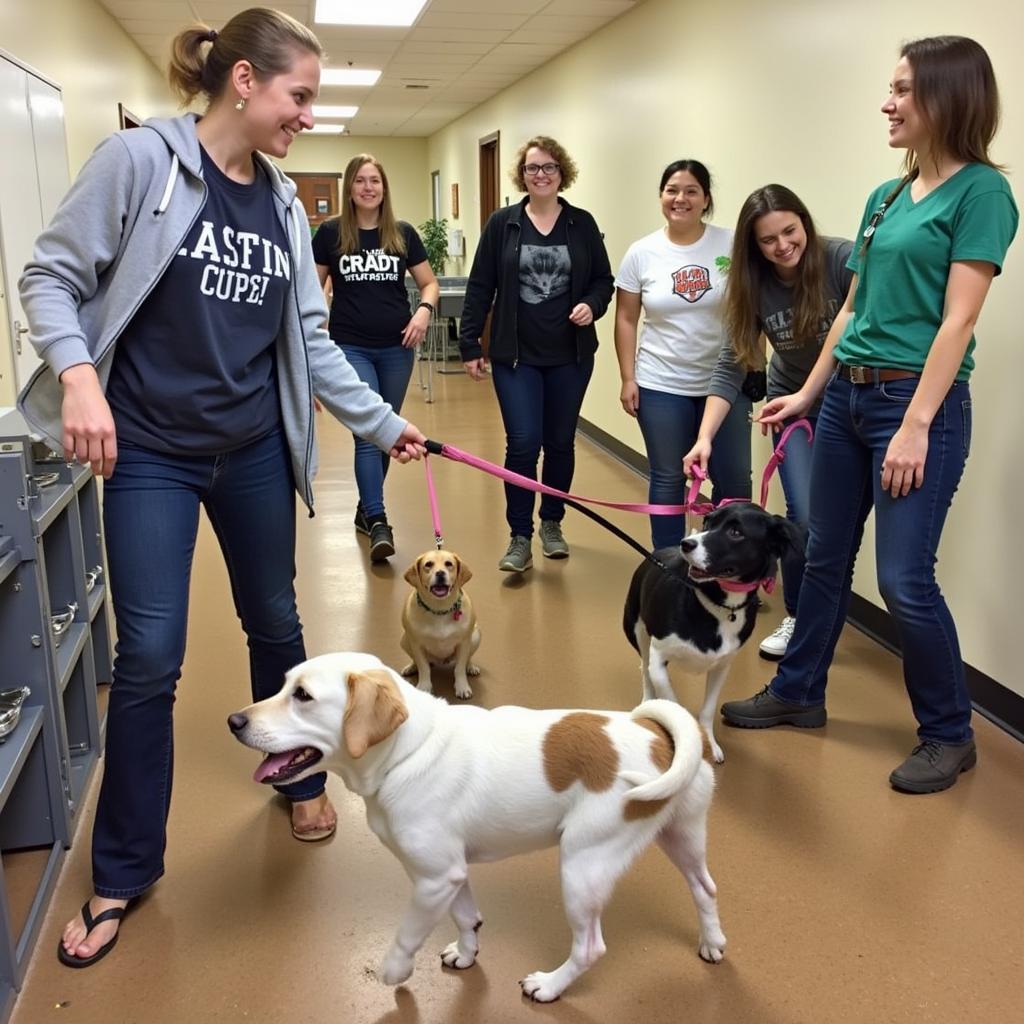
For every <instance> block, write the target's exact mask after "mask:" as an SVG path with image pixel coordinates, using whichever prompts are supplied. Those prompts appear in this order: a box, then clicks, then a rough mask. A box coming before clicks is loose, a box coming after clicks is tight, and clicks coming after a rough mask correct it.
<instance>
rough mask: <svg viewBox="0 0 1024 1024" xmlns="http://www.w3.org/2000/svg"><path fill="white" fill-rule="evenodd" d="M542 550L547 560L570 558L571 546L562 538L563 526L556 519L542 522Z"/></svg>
mask: <svg viewBox="0 0 1024 1024" xmlns="http://www.w3.org/2000/svg"><path fill="white" fill-rule="evenodd" d="M540 548H541V551H542V552H543V553H544V557H545V558H568V557H569V545H568V544H566V543H565V538H564V537H563V536H562V524H561V523H559V522H556V521H555V520H554V519H542V520H541V521H540Z"/></svg>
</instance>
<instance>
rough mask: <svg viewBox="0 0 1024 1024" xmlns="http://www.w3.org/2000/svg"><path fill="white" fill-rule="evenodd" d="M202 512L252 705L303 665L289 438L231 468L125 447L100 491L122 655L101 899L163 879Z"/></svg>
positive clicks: (98, 837)
mask: <svg viewBox="0 0 1024 1024" xmlns="http://www.w3.org/2000/svg"><path fill="white" fill-rule="evenodd" d="M200 505H202V506H204V507H205V509H206V513H207V515H208V516H209V519H210V522H211V524H212V525H213V529H214V531H215V532H216V535H217V540H218V541H219V542H220V547H221V551H222V552H223V554H224V561H225V563H226V564H227V569H228V576H229V578H230V580H231V591H232V596H233V598H234V602H235V610H236V612H237V613H238V617H239V618H240V619H241V622H242V628H243V629H244V631H245V634H246V638H247V640H248V646H249V671H250V677H251V683H252V696H253V699H254V700H262V699H263V698H265V697H270V696H273V695H274V694H275V693H277V691H278V690H280V688H281V683H282V681H283V679H284V674H285V672H287V671H288V669H290V668H292V666H294V665H296V664H298V663H299V662H300V661H303V660H304V659H305V657H306V651H305V647H304V646H303V642H302V626H301V624H300V623H299V616H298V612H297V610H296V607H295V590H294V587H293V580H294V578H295V490H294V484H293V481H292V470H291V459H290V457H289V454H288V449H287V447H286V445H285V441H284V438H283V435H282V434H281V433H274V434H271V435H269V436H268V437H265V438H263V439H262V440H259V441H256V442H254V443H253V444H250V445H247V446H246V447H244V448H240V449H239V450H238V451H234V452H231V453H230V454H229V455H220V456H213V455H211V456H176V455H166V454H164V453H162V452H156V451H152V450H150V449H147V448H142V447H139V446H136V445H130V444H124V443H122V444H121V445H120V446H119V458H118V461H117V466H116V467H115V470H114V475H113V476H112V477H111V478H110V480H108V481H107V483H106V485H105V486H104V489H103V524H104V529H105V531H106V542H107V559H108V562H109V568H110V593H111V597H112V600H113V605H114V616H115V620H116V623H117V648H116V657H115V659H114V671H113V685H112V686H111V688H110V703H109V707H108V711H107V739H106V754H105V756H106V765H105V768H104V772H103V784H102V786H101V788H100V796H99V804H98V805H97V808H96V821H95V824H94V826H93V836H92V856H93V882H94V885H95V889H96V893H97V894H98V895H100V896H107V897H110V898H111V899H125V898H128V897H130V896H135V895H137V894H138V893H141V892H143V891H144V890H146V889H148V888H149V886H151V885H152V884H153V883H154V882H155V881H156V880H157V879H158V878H159V877H160V876H161V875H162V874H163V872H164V861H163V854H164V847H165V846H166V841H167V829H166V826H167V815H168V810H169V808H170V800H171V780H172V775H173V767H174V739H173V731H172V721H171V715H172V709H173V707H174V692H175V689H176V686H177V681H178V679H179V677H180V675H181V663H182V660H183V659H184V656H185V629H186V621H187V617H188V590H189V578H190V576H191V571H192V556H193V553H194V551H195V543H196V532H197V530H198V526H199V506H200ZM196 682H197V684H198V682H199V681H198V680H197V681H196ZM218 682H219V680H216V679H214V680H208V681H207V684H210V683H212V684H214V685H216V684H217V683H218ZM225 735H226V733H225ZM225 742H228V741H227V740H225ZM325 780H326V775H325V773H322V772H320V773H317V774H316V775H314V776H310V777H309V778H307V779H303V780H302V781H301V782H296V783H292V784H291V785H289V786H282V787H280V792H281V793H283V794H284V795H285V796H287V797H288V798H290V799H292V800H305V799H309V798H311V797H314V796H317V795H319V794H320V793H322V792H323V789H324V783H325Z"/></svg>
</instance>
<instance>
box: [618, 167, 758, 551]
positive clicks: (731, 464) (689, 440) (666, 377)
mask: <svg viewBox="0 0 1024 1024" xmlns="http://www.w3.org/2000/svg"><path fill="white" fill-rule="evenodd" d="M658 195H659V196H660V199H661V212H662V216H663V217H664V218H665V225H664V227H661V228H659V229H658V230H657V231H655V232H653V233H652V234H650V235H646V236H645V237H643V238H641V239H640V240H639V241H637V242H634V243H633V244H632V245H631V246H630V247H629V249H628V250H627V251H626V255H625V256H624V257H623V260H622V265H621V266H620V267H619V272H618V274H617V275H616V278H615V286H616V293H615V353H616V355H617V356H618V360H619V375H620V377H621V378H622V390H621V392H620V394H619V401H620V402H621V403H622V408H623V409H624V410H625V411H626V412H627V413H628V414H629V415H630V416H635V417H636V418H637V420H638V421H639V424H640V432H641V433H642V434H643V438H644V444H645V445H646V447H647V459H648V462H649V463H650V470H651V477H650V487H649V493H650V501H651V503H652V504H656V505H679V504H681V503H682V501H683V498H684V492H685V486H686V481H685V477H684V476H683V456H684V455H685V454H686V453H687V452H688V451H689V450H690V449H691V448H692V447H693V443H694V441H696V439H697V427H698V426H699V424H700V421H701V417H702V416H703V414H704V407H705V403H706V402H707V399H708V395H709V394H710V387H711V375H712V373H713V372H714V369H715V366H716V365H717V363H718V355H719V353H720V352H721V350H722V340H723V338H724V331H723V329H722V309H723V306H724V300H725V283H726V279H727V274H728V272H729V257H730V253H731V251H732V231H731V230H730V229H729V228H720V227H717V226H716V225H714V224H708V223H707V220H706V218H708V217H710V216H711V214H712V212H713V211H714V200H713V198H712V196H711V174H710V172H709V171H708V169H707V168H706V167H705V166H704V164H702V163H701V162H700V161H699V160H676V161H674V162H673V163H671V164H669V165H668V167H666V168H665V170H664V171H663V172H662V175H661V183H660V185H659V186H658ZM641 311H642V312H643V314H644V325H643V329H642V330H641V331H640V338H639V344H637V321H638V320H639V319H640V313H641ZM750 409H751V402H750V399H749V398H748V397H747V396H746V395H744V394H738V395H737V396H736V401H735V402H733V404H732V408H731V409H730V410H729V413H728V415H726V416H725V418H724V420H723V422H722V424H721V427H720V428H719V431H718V443H717V445H716V447H715V451H714V454H713V455H712V456H711V458H710V467H711V479H712V481H713V484H714V490H713V491H712V500H714V501H716V502H717V501H720V500H721V499H722V498H749V497H750ZM685 531H686V517H685V516H651V537H652V541H653V544H654V547H655V549H658V548H668V547H675V546H677V545H678V544H679V542H680V540H682V538H683V534H684V532H685Z"/></svg>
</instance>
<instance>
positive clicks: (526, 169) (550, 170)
mask: <svg viewBox="0 0 1024 1024" xmlns="http://www.w3.org/2000/svg"><path fill="white" fill-rule="evenodd" d="M561 169H562V165H561V164H523V173H524V174H528V175H529V176H530V177H531V178H536V177H537V175H538V174H540V173H541V172H542V171H543V172H544V173H545V174H548V175H550V174H554V173H555V172H556V171H560V170H561Z"/></svg>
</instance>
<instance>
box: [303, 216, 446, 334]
mask: <svg viewBox="0 0 1024 1024" xmlns="http://www.w3.org/2000/svg"><path fill="white" fill-rule="evenodd" d="M339 228H340V223H339V221H338V220H337V219H336V218H335V219H333V220H328V221H324V223H323V224H321V225H320V227H319V228H317V232H316V234H315V235H314V236H313V259H315V260H316V262H317V263H318V264H320V266H323V267H327V269H328V271H329V273H330V275H331V288H332V289H333V293H334V294H333V298H332V299H331V317H330V320H329V321H328V330H329V332H330V335H331V337H332V338H333V339H334V340H335V341H336V342H338V344H339V345H360V346H362V347H364V348H390V347H391V346H393V345H401V344H402V331H404V330H405V327H406V324H408V323H409V317H410V316H411V312H410V309H409V293H408V292H407V291H406V290H405V271H406V268H407V267H416V266H419V264H421V263H423V262H424V261H425V260H426V258H427V250H426V249H424V248H423V242H422V241H421V240H420V236H419V235H418V234H416V229H415V228H414V227H413V226H412V225H411V224H406V223H405V221H402V220H400V221H399V222H398V230H399V231H401V232H402V237H403V238H404V239H405V255H404V256H398V255H395V254H393V253H386V252H384V251H383V250H382V249H381V247H380V231H379V230H378V229H377V228H372V229H371V230H369V231H364V230H363V229H362V228H360V230H359V251H358V252H352V253H347V252H346V253H339V252H338V231H339Z"/></svg>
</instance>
